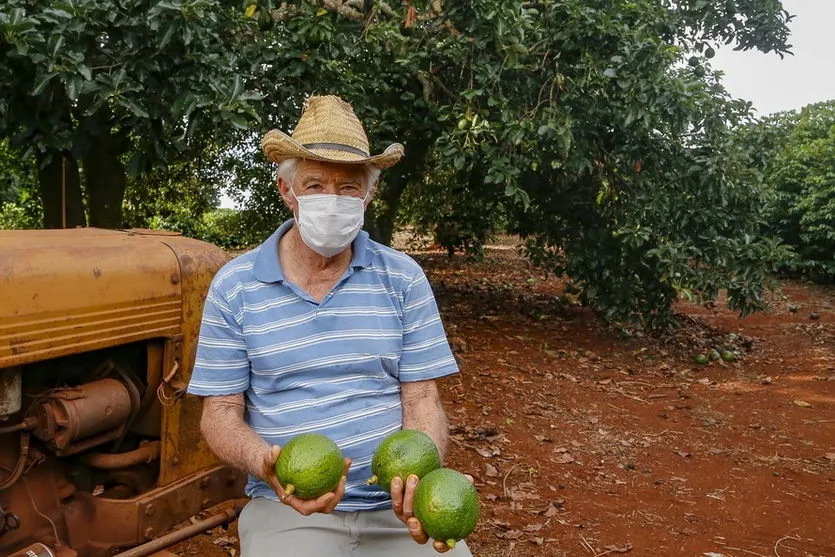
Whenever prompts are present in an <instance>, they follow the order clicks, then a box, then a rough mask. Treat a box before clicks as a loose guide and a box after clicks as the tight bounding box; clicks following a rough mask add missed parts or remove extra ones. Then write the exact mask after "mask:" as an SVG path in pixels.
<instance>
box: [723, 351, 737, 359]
mask: <svg viewBox="0 0 835 557" xmlns="http://www.w3.org/2000/svg"><path fill="white" fill-rule="evenodd" d="M722 359H723V360H725V361H726V362H733V361H734V360H735V359H736V356H735V355H734V353H733V352H731V351H730V350H723V351H722Z"/></svg>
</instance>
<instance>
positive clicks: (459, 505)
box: [413, 468, 481, 549]
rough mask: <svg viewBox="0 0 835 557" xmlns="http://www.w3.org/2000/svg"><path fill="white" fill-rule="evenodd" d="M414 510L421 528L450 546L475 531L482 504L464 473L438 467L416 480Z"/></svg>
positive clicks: (433, 537)
mask: <svg viewBox="0 0 835 557" xmlns="http://www.w3.org/2000/svg"><path fill="white" fill-rule="evenodd" d="M413 510H414V513H415V516H416V517H417V519H418V520H419V521H420V524H421V526H422V527H423V531H424V532H426V533H427V534H428V535H429V537H431V538H432V539H433V540H438V541H442V542H444V543H445V544H446V545H447V547H449V548H450V549H452V548H454V547H455V544H456V542H458V541H460V540H463V539H464V538H466V537H467V536H469V535H470V534H471V533H472V532H473V530H475V527H476V524H478V519H479V516H480V514H481V504H480V503H479V500H478V492H477V491H476V489H475V486H473V484H472V482H470V480H469V479H468V478H467V477H466V476H465V475H464V474H462V473H461V472H458V471H457V470H453V469H451V468H438V469H437V470H433V471H432V472H429V473H428V474H426V476H424V477H423V478H422V479H421V480H420V482H418V485H417V488H415V498H414V502H413Z"/></svg>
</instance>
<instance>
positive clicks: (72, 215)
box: [37, 151, 86, 228]
mask: <svg viewBox="0 0 835 557" xmlns="http://www.w3.org/2000/svg"><path fill="white" fill-rule="evenodd" d="M64 157H66V178H65V177H64ZM37 160H38V187H39V189H40V194H41V203H42V204H43V226H44V228H62V227H63V226H64V224H65V223H64V210H65V208H66V226H67V228H75V227H76V226H84V225H85V224H86V223H85V219H84V205H83V203H82V200H81V182H80V180H79V177H78V164H77V163H76V161H75V159H74V158H72V156H71V155H70V154H69V153H66V152H61V151H51V152H47V153H39V154H38V157H37Z"/></svg>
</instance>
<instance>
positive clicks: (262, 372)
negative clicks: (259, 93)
mask: <svg viewBox="0 0 835 557" xmlns="http://www.w3.org/2000/svg"><path fill="white" fill-rule="evenodd" d="M263 149H264V152H265V154H266V155H267V156H268V157H269V158H270V159H271V160H272V161H274V162H276V163H278V164H279V166H278V188H279V189H280V192H281V196H282V198H283V199H284V201H285V203H286V204H287V206H288V207H289V208H290V210H291V211H292V212H293V217H294V218H292V219H290V220H288V221H287V222H285V223H283V224H282V225H281V226H280V227H279V228H278V230H276V232H275V233H274V234H273V235H272V236H270V238H268V239H267V240H266V241H265V242H264V243H263V244H261V245H260V246H258V247H257V248H255V249H254V250H252V251H250V252H248V253H246V254H244V255H241V256H239V257H237V258H236V259H234V260H232V261H230V262H229V263H228V264H227V265H225V266H224V267H223V268H222V269H221V270H220V271H219V272H218V273H217V275H216V276H215V278H214V280H213V281H212V284H211V286H210V289H209V292H208V295H207V298H206V304H205V309H204V315H203V322H202V328H201V332H200V341H199V344H198V348H197V357H196V362H195V366H194V372H193V375H192V378H191V382H190V384H189V388H188V390H189V392H190V393H192V394H195V395H199V396H203V397H205V399H204V410H203V419H202V422H201V431H202V434H203V436H204V437H205V439H206V441H207V443H208V445H209V446H210V447H211V449H212V450H213V451H214V452H215V453H216V454H217V455H218V457H219V458H220V459H221V460H223V461H224V462H227V463H229V464H230V465H232V466H235V467H237V468H239V469H241V470H243V471H245V472H247V473H248V475H249V482H248V484H247V488H246V494H247V496H249V497H250V498H251V501H250V502H249V503H248V504H247V505H246V507H245V508H244V510H243V512H242V514H241V517H240V521H239V527H238V532H239V535H240V540H241V554H242V557H279V556H283V555H288V556H289V555H292V556H298V557H305V556H311V557H313V556H316V557H319V556H342V555H344V556H354V555H357V556H381V557H382V556H386V557H388V556H393V555H396V556H398V557H409V556H418V555H427V554H432V553H433V552H432V549H430V548H434V549H435V551H437V552H446V551H447V547H446V546H445V545H444V544H443V543H441V542H439V541H437V540H436V541H434V542H433V543H432V544H431V545H430V544H427V542H428V541H429V540H428V537H427V535H426V534H425V533H424V532H423V530H422V528H421V525H420V523H419V521H418V520H417V519H416V518H415V517H414V516H413V514H412V499H413V496H414V489H415V485H416V484H417V478H416V477H410V478H408V480H407V482H406V485H404V482H402V481H400V480H397V479H395V480H394V481H393V482H392V486H391V488H392V491H391V495H389V494H388V493H386V492H385V491H383V490H381V489H379V487H378V486H369V485H366V482H365V480H366V479H367V478H369V477H370V476H371V475H372V474H371V470H370V467H371V457H372V455H373V453H374V450H375V449H376V448H377V446H378V445H379V443H380V442H381V441H382V440H383V439H384V438H385V437H386V436H387V435H389V434H391V433H392V432H394V431H397V430H399V429H401V428H410V429H419V430H421V431H423V432H425V433H426V434H428V435H429V436H430V437H431V438H432V439H433V440H434V441H435V443H436V444H437V446H438V449H439V450H440V452H441V455H442V457H443V456H444V454H445V453H446V448H447V442H448V434H447V422H446V416H445V413H444V410H443V407H442V406H441V402H440V399H439V396H438V388H437V386H436V384H435V380H436V379H438V378H439V377H443V376H446V375H450V374H453V373H457V372H458V368H457V366H456V363H455V360H454V358H453V357H452V353H451V351H450V348H449V344H448V342H447V339H446V335H445V332H444V329H443V325H442V323H441V320H440V317H439V315H438V309H437V306H436V303H435V299H434V296H433V294H432V290H431V288H430V285H429V283H428V282H427V280H426V276H425V275H424V273H423V271H422V269H421V268H420V267H419V266H418V264H417V263H416V262H415V261H414V260H413V259H411V258H410V257H408V256H407V255H405V254H403V253H400V252H398V251H396V250H393V249H391V248H388V247H386V246H383V245H381V244H378V243H376V242H374V241H372V240H371V239H370V238H369V237H368V234H367V233H366V232H364V231H363V230H362V229H361V228H362V224H363V215H364V212H365V209H366V208H367V207H368V205H369V203H370V202H371V199H372V197H373V195H374V191H375V188H376V185H377V182H378V179H379V176H380V172H381V171H382V170H384V169H386V168H389V167H391V166H393V165H394V164H396V163H397V161H398V160H399V159H400V157H402V155H403V147H402V146H401V145H399V144H393V145H391V146H390V147H389V148H388V149H386V150H385V151H384V152H383V153H381V154H379V155H376V156H370V154H369V147H368V139H367V138H366V135H365V132H364V130H363V127H362V124H361V123H360V122H359V120H358V119H357V117H356V116H355V114H354V111H353V109H352V108H351V106H350V105H349V104H347V103H346V102H344V101H343V100H341V99H339V98H338V97H333V96H325V97H312V98H310V99H309V100H308V102H307V103H306V105H305V109H304V111H303V112H302V115H301V118H300V120H299V122H298V125H297V126H296V128H295V130H294V131H293V134H292V136H290V135H287V134H284V133H282V132H280V131H277V130H272V131H270V132H269V133H268V134H267V135H266V137H265V138H264V141H263ZM304 432H318V433H321V434H324V435H326V436H328V437H329V438H331V439H332V440H334V441H335V442H336V443H337V445H339V447H340V449H342V451H343V454H344V455H345V456H346V459H345V476H343V478H342V482H341V483H340V485H339V487H338V488H337V489H336V491H335V492H334V493H328V494H325V495H323V496H321V497H320V498H318V499H316V500H313V501H302V500H300V499H298V498H297V497H296V496H294V495H289V496H288V495H287V494H286V493H285V492H284V490H283V488H282V486H281V485H279V483H278V481H277V480H276V477H275V473H274V465H275V461H276V459H277V458H278V454H279V452H280V447H281V446H283V445H284V444H285V443H286V442H287V441H288V440H289V439H291V438H292V437H294V436H296V435H298V434H300V433H304ZM451 553H452V554H454V555H470V552H469V550H468V548H467V546H466V543H464V542H461V543H459V544H457V545H456V547H455V549H454V550H452V551H451Z"/></svg>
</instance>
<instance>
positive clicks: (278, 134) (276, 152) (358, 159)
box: [261, 130, 404, 170]
mask: <svg viewBox="0 0 835 557" xmlns="http://www.w3.org/2000/svg"><path fill="white" fill-rule="evenodd" d="M261 148H262V149H263V151H264V154H265V155H266V156H267V158H268V159H270V160H271V161H273V162H276V163H281V162H283V161H286V160H287V159H310V160H315V161H322V162H334V163H340V164H368V165H371V166H374V167H377V168H379V169H381V170H383V169H386V168H390V167H392V166H394V165H395V164H397V163H398V162H399V161H400V159H401V158H402V157H403V154H404V148H403V145H401V144H400V143H392V144H391V145H389V146H388V147H387V148H386V150H385V151H383V152H382V153H380V154H379V155H374V156H368V157H365V156H363V155H361V154H358V153H354V152H350V151H347V150H340V149H327V148H318V147H314V148H310V149H308V148H307V147H304V146H303V145H301V144H300V143H299V142H297V141H295V140H294V139H293V138H292V137H290V136H289V135H287V134H286V133H284V132H282V131H280V130H270V131H269V132H267V134H266V135H265V136H264V139H263V140H262V141H261Z"/></svg>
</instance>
